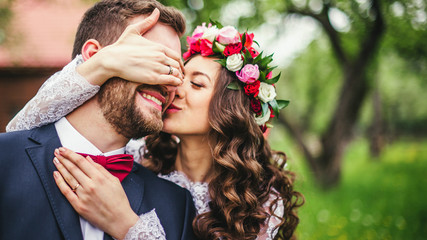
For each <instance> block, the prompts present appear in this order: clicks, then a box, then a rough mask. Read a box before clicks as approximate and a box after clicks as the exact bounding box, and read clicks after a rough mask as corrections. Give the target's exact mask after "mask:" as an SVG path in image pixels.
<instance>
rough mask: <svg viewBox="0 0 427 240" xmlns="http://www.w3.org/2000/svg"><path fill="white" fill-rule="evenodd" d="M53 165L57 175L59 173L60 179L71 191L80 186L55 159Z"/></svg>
mask: <svg viewBox="0 0 427 240" xmlns="http://www.w3.org/2000/svg"><path fill="white" fill-rule="evenodd" d="M53 163H54V164H55V167H56V169H58V171H59V173H61V178H62V179H65V182H66V184H68V186H70V188H71V189H72V190H76V189H77V188H78V187H79V185H80V183H79V181H77V179H76V178H75V177H74V176H73V175H72V174H71V173H70V172H69V171H68V170H67V168H66V167H65V166H64V165H63V164H62V163H61V162H60V161H59V159H58V158H57V157H55V158H54V159H53Z"/></svg>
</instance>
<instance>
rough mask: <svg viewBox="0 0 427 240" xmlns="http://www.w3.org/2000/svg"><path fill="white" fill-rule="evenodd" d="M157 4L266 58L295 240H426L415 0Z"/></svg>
mask: <svg viewBox="0 0 427 240" xmlns="http://www.w3.org/2000/svg"><path fill="white" fill-rule="evenodd" d="M39 1H42V0H39ZM45 1H46V0H45ZM51 1H53V0H51ZM86 2H94V1H86ZM160 2H162V3H164V4H165V5H169V6H175V7H177V8H178V9H180V10H182V11H183V13H184V14H185V16H186V17H187V21H188V22H187V24H188V29H189V31H191V30H192V29H193V28H194V26H195V25H198V24H200V23H201V22H208V21H209V19H214V20H219V21H220V22H222V23H223V25H234V26H237V27H238V29H239V30H241V31H244V30H246V29H248V31H249V32H254V33H255V40H257V41H258V43H259V44H260V46H261V49H262V50H264V51H265V53H266V54H271V53H274V58H275V61H274V63H275V64H276V65H278V68H277V69H276V70H275V72H276V74H278V73H279V71H280V72H281V73H282V77H281V81H280V82H279V83H278V84H277V91H278V95H279V96H280V97H281V98H282V99H289V100H290V101H291V104H290V106H289V107H287V108H286V109H284V110H283V111H282V112H281V115H280V118H279V120H277V121H276V122H274V125H275V127H274V128H273V129H271V131H270V135H269V139H270V142H271V144H272V146H273V148H274V149H277V150H281V151H284V152H286V153H287V155H288V165H287V167H288V168H289V169H291V170H292V171H294V172H296V174H297V180H296V189H297V190H298V191H300V192H301V193H303V194H304V196H305V204H304V206H303V207H301V208H300V210H299V215H300V218H301V223H300V225H299V227H298V229H297V235H298V237H299V239H340V240H350V239H411V240H421V239H427V187H426V185H427V177H426V173H425V172H426V171H427V138H426V133H427V124H426V123H427V107H426V99H427V95H426V92H427V81H426V76H427V10H426V8H427V3H426V1H425V0H396V1H395V0H257V1H247V0H234V1H223V0H215V1H207V0H205V1H204V0H167V1H166V0H164V1H160ZM12 3H13V1H11V0H5V1H2V4H1V5H0V13H1V18H0V23H1V24H2V26H6V25H7V20H8V18H9V17H10V16H11V13H10V11H9V10H8V9H9V7H10V5H11V4H12ZM0 30H2V29H0ZM0 32H3V31H0ZM187 34H191V32H188V33H187ZM3 38H4V36H3ZM182 44H183V46H185V44H186V42H185V38H183V39H182Z"/></svg>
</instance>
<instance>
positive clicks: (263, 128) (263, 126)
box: [259, 124, 267, 133]
mask: <svg viewBox="0 0 427 240" xmlns="http://www.w3.org/2000/svg"><path fill="white" fill-rule="evenodd" d="M259 128H261V131H262V132H263V133H265V131H267V125H265V124H264V125H261V126H259Z"/></svg>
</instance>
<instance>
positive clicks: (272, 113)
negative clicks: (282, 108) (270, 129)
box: [268, 105, 274, 118]
mask: <svg viewBox="0 0 427 240" xmlns="http://www.w3.org/2000/svg"><path fill="white" fill-rule="evenodd" d="M268 108H270V118H274V111H273V108H272V107H271V106H270V105H268Z"/></svg>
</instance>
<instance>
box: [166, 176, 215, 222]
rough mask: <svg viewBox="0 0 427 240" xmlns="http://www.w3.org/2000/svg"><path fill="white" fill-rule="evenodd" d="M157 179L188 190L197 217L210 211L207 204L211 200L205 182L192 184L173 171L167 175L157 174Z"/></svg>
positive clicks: (186, 178) (185, 177)
mask: <svg viewBox="0 0 427 240" xmlns="http://www.w3.org/2000/svg"><path fill="white" fill-rule="evenodd" d="M159 177H161V178H163V179H166V180H169V181H171V182H173V183H175V184H177V185H179V186H181V187H183V188H186V189H188V191H190V193H191V196H192V197H193V201H194V205H195V207H196V211H197V215H199V214H202V213H205V212H207V211H210V208H209V202H210V201H211V198H210V196H209V188H208V183H207V182H192V181H191V180H190V179H188V177H187V176H186V175H185V174H184V173H182V172H178V171H173V172H171V173H169V174H167V175H162V174H159Z"/></svg>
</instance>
